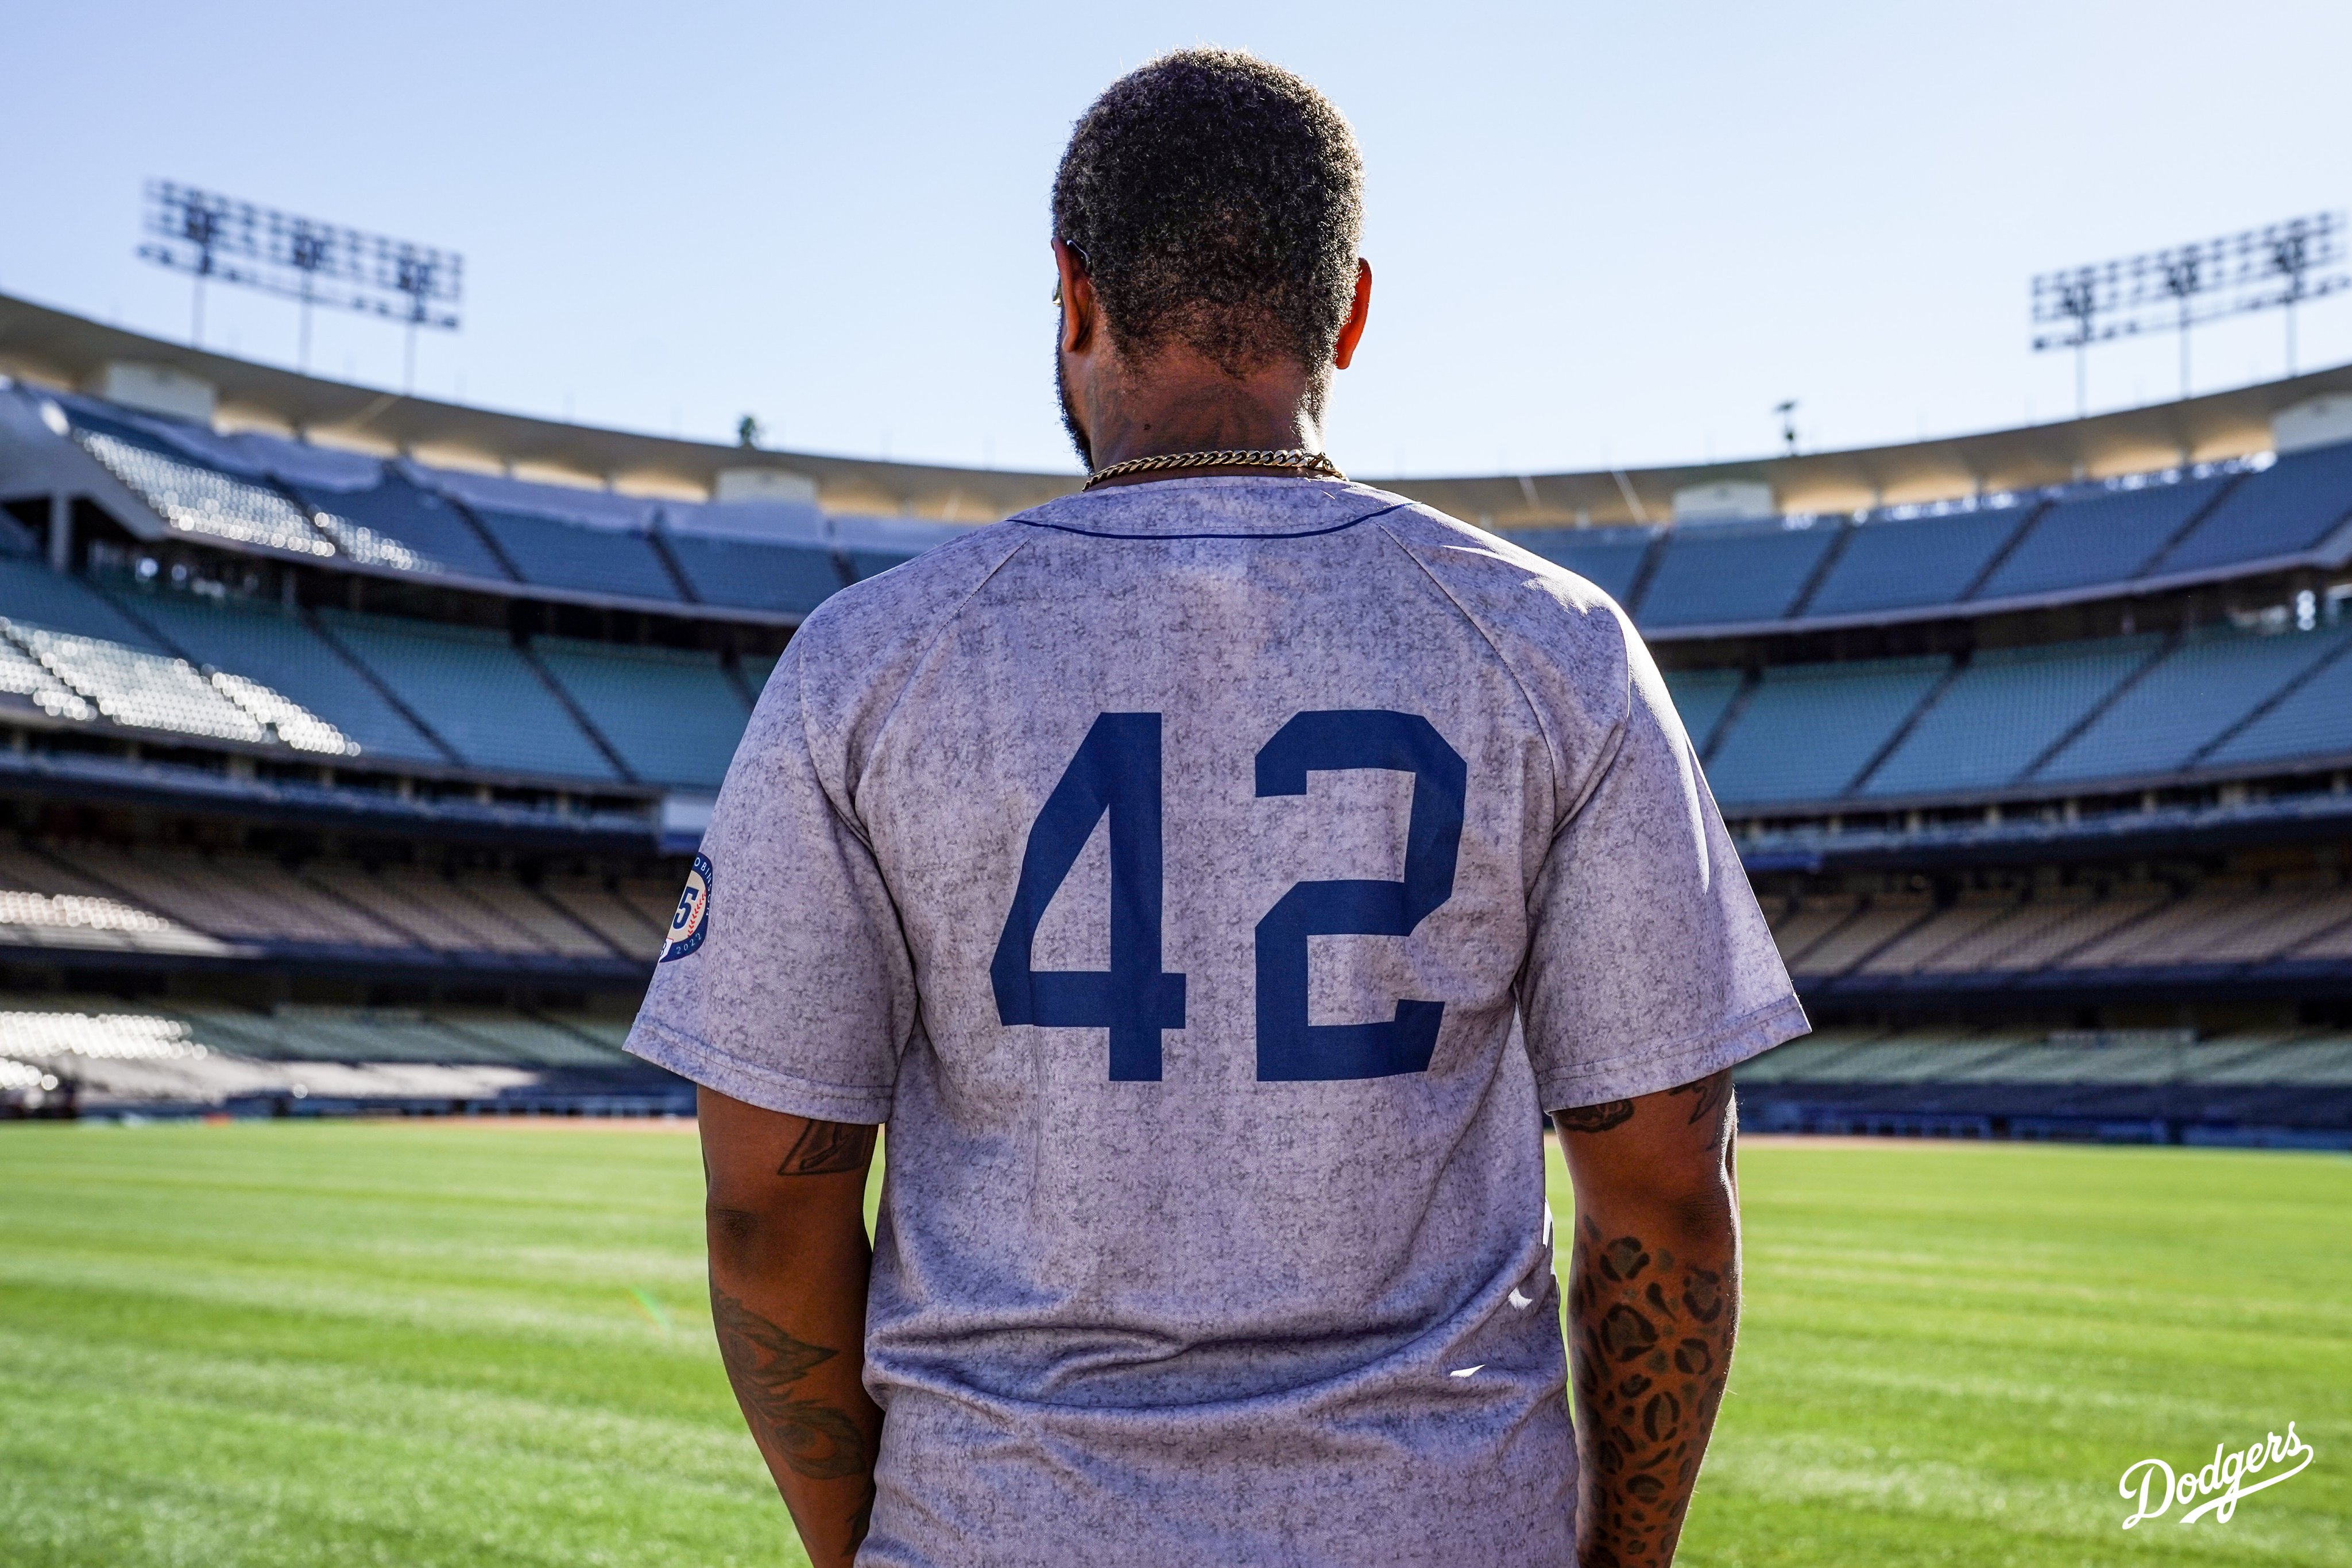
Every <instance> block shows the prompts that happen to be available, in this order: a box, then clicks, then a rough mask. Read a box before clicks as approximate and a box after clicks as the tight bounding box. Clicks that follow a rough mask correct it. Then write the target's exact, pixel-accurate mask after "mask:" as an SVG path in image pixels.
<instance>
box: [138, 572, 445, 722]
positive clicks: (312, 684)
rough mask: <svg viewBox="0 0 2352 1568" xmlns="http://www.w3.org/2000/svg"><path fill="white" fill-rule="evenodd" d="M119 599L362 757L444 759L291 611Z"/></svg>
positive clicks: (188, 649)
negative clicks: (338, 736)
mask: <svg viewBox="0 0 2352 1568" xmlns="http://www.w3.org/2000/svg"><path fill="white" fill-rule="evenodd" d="M121 596H122V598H123V600H124V601H125V603H126V605H127V606H128V608H129V610H130V612H131V613H132V614H134V615H137V616H138V617H140V618H141V619H142V620H143V621H145V622H148V623H149V624H150V625H152V626H153V627H154V628H155V629H156V630H157V631H158V632H162V633H163V636H164V637H166V638H168V639H169V640H170V641H171V642H172V643H173V645H175V646H176V647H177V648H178V649H179V650H180V651H181V652H182V653H185V654H186V655H187V656H188V657H190V658H192V659H194V660H195V661H196V662H197V663H198V664H210V665H212V666H213V667H214V668H215V669H220V670H226V671H228V672H229V673H230V674H237V675H243V676H245V677H246V678H247V679H248V680H255V681H259V682H261V683H263V684H264V685H268V686H271V687H274V688H275V689H276V690H278V691H280V692H283V693H284V694H285V695H288V696H289V697H291V698H292V699H293V700H294V701H296V702H298V703H300V704H301V705H302V706H304V707H306V708H309V709H310V711H311V712H312V713H314V714H317V715H318V716H320V718H323V719H325V720H326V721H327V722H328V723H329V724H331V725H333V726H334V727H336V728H337V729H339V730H341V731H342V732H343V733H344V734H345V735H347V736H349V737H351V738H352V739H353V740H355V741H357V742H358V743H359V745H360V749H361V753H362V755H363V756H375V757H398V758H409V759H411V760H415V761H420V762H446V761H447V760H448V758H446V756H445V755H444V754H443V753H442V751H441V748H440V747H436V746H435V745H434V744H433V743H432V742H431V741H430V740H428V739H426V738H425V736H423V735H422V734H420V733H419V732H418V730H417V728H416V727H415V725H413V724H411V723H409V722H408V720H407V719H406V718H405V717H404V716H402V715H401V712H400V710H399V709H398V708H395V707H394V706H392V705H391V704H390V703H388V702H386V701H384V699H383V694H382V693H381V692H379V691H377V690H376V689H375V687H374V686H373V685H369V684H368V681H367V679H366V677H365V676H363V675H362V674H360V673H359V672H358V671H357V670H354V669H352V666H351V664H350V663H349V662H348V661H347V660H345V659H344V658H343V656H342V655H341V654H340V653H336V652H335V650H333V649H332V648H331V647H329V646H327V644H326V643H323V642H321V641H320V638H319V635H318V633H317V632H313V631H311V630H310V626H309V625H308V624H306V623H305V622H303V621H302V620H301V619H300V618H299V616H297V615H295V614H294V613H292V612H289V611H286V610H282V609H280V608H278V606H276V605H273V604H255V603H238V602H232V603H227V604H208V603H206V602H205V601H202V600H199V599H195V598H193V597H191V596H188V595H185V594H178V593H163V592H157V593H135V592H129V591H123V592H122V594H121Z"/></svg>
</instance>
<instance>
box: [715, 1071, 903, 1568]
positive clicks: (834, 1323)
mask: <svg viewBox="0 0 2352 1568" xmlns="http://www.w3.org/2000/svg"><path fill="white" fill-rule="evenodd" d="M697 1102H698V1108H699V1114H700V1117H701V1125H702V1169H703V1177H704V1182H705V1185H706V1187H707V1192H708V1197H707V1199H706V1204H705V1221H706V1227H707V1229H708V1232H709V1245H710V1315H711V1321H712V1324H713V1326H714V1327H716V1328H717V1330H718V1332H719V1355H720V1357H721V1359H723V1360H724V1361H725V1362H726V1364H727V1377H728V1380H729V1381H730V1383H732V1384H733V1385H735V1401H736V1403H737V1404H738V1405H740V1406H742V1408H743V1419H744V1420H745V1421H746V1422H747V1423H749V1424H750V1426H751V1436H752V1438H753V1439H754V1440H755V1441H757V1442H758V1444H759V1445H760V1452H761V1456H762V1457H764V1458H766V1459H767V1461H768V1469H769V1472H770V1473H771V1474H772V1475H773V1476H774V1477H775V1478H776V1488H777V1490H779V1491H781V1492H782V1493H783V1495H784V1503H785V1506H787V1507H788V1508H790V1509H791V1510H792V1512H793V1523H794V1524H796V1525H798V1526H799V1527H800V1532H801V1541H802V1542H803V1544H804V1545H805V1546H806V1547H807V1548H808V1554H809V1561H810V1562H811V1563H814V1564H815V1565H816V1568H847V1564H848V1563H849V1562H850V1560H851V1559H852V1558H853V1557H854V1556H856V1552H857V1543H858V1542H860V1541H862V1540H864V1539H865V1537H866V1518H867V1515H868V1514H869V1512H870V1511H871V1510H872V1509H873V1506H874V1455H875V1451H876V1448H877V1445H878V1444H879V1442H880V1440H881V1436H882V1412H881V1411H880V1410H879V1409H878V1408H877V1407H876V1406H875V1404H874V1401H873V1400H872V1399H870V1398H868V1397H867V1396H866V1390H865V1387H864V1386H863V1385H861V1384H860V1382H859V1378H860V1376H861V1375H862V1374H863V1373H864V1371H865V1366H866V1354H865V1342H866V1274H867V1271H868V1270H869V1269H870V1268H871V1266H872V1264H873V1250H872V1248H871V1246H870V1245H869V1243H868V1242H867V1241H866V1215H865V1209H866V1201H865V1200H866V1167H867V1166H869V1165H870V1164H871V1163H872V1162H873V1158H874V1129H873V1128H872V1127H868V1126H860V1125H856V1124H849V1123H844V1122H810V1121H804V1120H803V1119H802V1118H800V1117H798V1116H787V1115H784V1114H782V1113H780V1112H775V1111H763V1110H761V1109H760V1108H759V1107H757V1106H753V1105H746V1104H744V1103H742V1102H740V1101H738V1100H730V1099H729V1098H728V1097H727V1096H725V1095H723V1094H719V1093H714V1092H712V1091H710V1090H708V1089H705V1090H702V1091H700V1092H699V1093H698V1096H697Z"/></svg>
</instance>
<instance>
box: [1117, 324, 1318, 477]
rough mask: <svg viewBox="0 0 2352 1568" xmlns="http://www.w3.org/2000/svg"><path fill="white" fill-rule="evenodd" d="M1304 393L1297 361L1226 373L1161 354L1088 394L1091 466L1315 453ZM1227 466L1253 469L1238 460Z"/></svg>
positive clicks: (1177, 354) (1313, 424)
mask: <svg viewBox="0 0 2352 1568" xmlns="http://www.w3.org/2000/svg"><path fill="white" fill-rule="evenodd" d="M1307 392H1308V389H1307V378H1306V375H1305V373H1304V371H1301V370H1300V369H1299V368H1298V367H1297V366H1295V365H1280V364H1277V365H1269V366H1266V367H1265V368H1264V369H1261V370H1258V371H1252V372H1250V373H1248V374H1245V375H1241V376H1231V375H1227V374H1225V373H1224V372H1223V371H1222V370H1219V369H1218V368H1217V367H1216V366H1215V365H1214V364H1213V363H1212V362H1210V361H1207V360H1204V359H1201V358H1200V357H1199V356H1196V355H1191V354H1186V353H1184V352H1182V351H1181V350H1169V351H1166V352H1163V353H1161V354H1160V355H1157V356H1155V357H1154V358H1153V360H1152V361H1150V363H1148V364H1145V365H1139V366H1136V367H1134V368H1133V369H1131V370H1129V371H1128V373H1126V374H1124V375H1121V376H1119V377H1118V378H1117V379H1116V380H1115V381H1112V382H1111V383H1110V384H1109V385H1107V386H1103V387H1101V389H1100V390H1099V392H1097V395H1096V396H1095V397H1093V398H1092V399H1090V400H1089V404H1090V406H1089V407H1088V409H1087V438H1088V445H1089V448H1090V449H1091V453H1092V455H1093V459H1094V465H1095V466H1096V467H1097V468H1108V467H1109V466H1110V465H1112V464H1114V463H1124V462H1127V461H1129V459H1131V458H1137V457H1159V456H1163V455H1172V454H1176V453H1186V452H1270V451H1280V450H1283V449H1285V448H1296V449H1298V450H1303V451H1307V452H1316V451H1319V450H1321V448H1322V432H1321V430H1320V429H1319V428H1318V423H1317V421H1316V419H1315V416H1314V414H1313V413H1312V412H1310V410H1309V407H1308V396H1307ZM1227 471H1228V470H1227V469H1226V468H1223V467H1219V468H1213V469H1206V468H1204V469H1199V470H1193V471H1192V472H1198V473H1202V474H1213V473H1223V472H1227ZM1231 471H1232V472H1236V473H1241V472H1256V471H1257V470H1255V469H1250V468H1247V467H1245V466H1243V465H1234V466H1233V467H1232V469H1231ZM1266 471H1267V472H1274V471H1275V470H1266ZM1280 472H1288V470H1280ZM1138 477H1149V476H1138ZM1111 482H1112V483H1116V482H1117V481H1111Z"/></svg>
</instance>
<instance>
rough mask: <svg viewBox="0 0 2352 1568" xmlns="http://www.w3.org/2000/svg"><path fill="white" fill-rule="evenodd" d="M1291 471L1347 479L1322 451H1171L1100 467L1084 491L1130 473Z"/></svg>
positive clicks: (1088, 481)
mask: <svg viewBox="0 0 2352 1568" xmlns="http://www.w3.org/2000/svg"><path fill="white" fill-rule="evenodd" d="M1240 467H1250V468H1291V469H1296V470H1297V472H1298V473H1300V474H1301V475H1308V474H1311V475H1314V476H1317V477H1318V478H1323V479H1338V480H1340V481H1341V482H1343V483H1344V482H1345V481H1346V479H1347V477H1348V476H1346V475H1345V474H1342V473H1340V472H1339V465H1338V464H1336V463H1334V462H1332V461H1331V460H1330V459H1329V458H1328V457H1326V456H1324V455H1323V454H1321V453H1320V452H1307V451H1302V450H1301V449H1299V448H1297V447H1295V446H1292V447H1285V448H1284V449H1282V450H1281V451H1279V452H1170V453H1164V454H1162V455H1160V456H1158V457H1130V458H1129V459H1128V460H1127V461H1126V462H1124V463H1114V464H1112V465H1109V466H1108V467H1107V468H1097V469H1096V470H1095V471H1094V472H1093V473H1091V474H1089V475H1087V482H1086V486H1085V488H1087V489H1089V490H1091V489H1093V488H1094V487H1095V486H1097V485H1099V484H1101V483H1102V482H1103V481H1104V480H1106V479H1116V478H1118V477H1120V476H1123V475H1128V474H1158V473H1162V472H1164V471H1166V470H1168V469H1171V468H1240Z"/></svg>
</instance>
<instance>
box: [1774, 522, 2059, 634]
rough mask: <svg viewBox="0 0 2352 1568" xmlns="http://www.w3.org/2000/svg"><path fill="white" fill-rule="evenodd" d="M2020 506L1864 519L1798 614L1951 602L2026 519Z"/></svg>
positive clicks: (1966, 589)
mask: <svg viewBox="0 0 2352 1568" xmlns="http://www.w3.org/2000/svg"><path fill="white" fill-rule="evenodd" d="M2032 515H2033V513H2032V508H2031V507H1982V508H1979V509H1978V510H1975V511H1969V512H1954V513H1948V514H1946V515H1943V516H1940V517H1903V518H1887V519H1884V520H1868V521H1864V522H1861V523H1857V524H1855V525H1854V526H1853V529H1852V530H1851V531H1850V532H1849V533H1848V534H1847V536H1846V542H1845V548H1844V549H1843V550H1841V551H1839V552H1838V558H1837V559H1836V560H1835V561H1834V562H1832V564H1831V566H1830V570H1829V571H1828V573H1827V574H1826V575H1825V576H1823V577H1822V584H1821V586H1820V587H1819V588H1818V589H1816V590H1815V591H1813V596H1812V598H1811V600H1809V601H1807V602H1806V604H1805V607H1804V612H1805V613H1806V614H1807V615H1854V614H1861V613H1864V612H1870V611H1885V610H1912V609H1917V608H1920V607H1922V606H1925V605H1931V604H1951V603H1957V602H1958V601H1959V600H1960V599H1961V597H1962V596H1964V595H1965V594H1966V593H1967V592H1968V591H1969V587H1970V586H1971V585H1972V584H1974V583H1975V581H1976V580H1977V579H1978V578H1979V577H1980V576H1982V575H1983V574H1984V571H1985V569H1986V568H1987V567H1988V566H1990V564H1991V562H1992V560H1993V558H1994V557H1996V556H1998V555H1999V554H2000V551H2001V549H2003V548H2004V547H2005V546H2006V545H2007V544H2008V543H2009V541H2010V540H2011V539H2012V538H2016V537H2017V535H2018V532H2019V531H2020V530H2021V528H2024V527H2025V525H2026V523H2027V521H2028V520H2029V519H2030V518H2031V517H2032Z"/></svg>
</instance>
